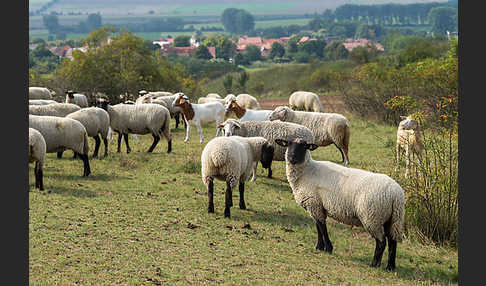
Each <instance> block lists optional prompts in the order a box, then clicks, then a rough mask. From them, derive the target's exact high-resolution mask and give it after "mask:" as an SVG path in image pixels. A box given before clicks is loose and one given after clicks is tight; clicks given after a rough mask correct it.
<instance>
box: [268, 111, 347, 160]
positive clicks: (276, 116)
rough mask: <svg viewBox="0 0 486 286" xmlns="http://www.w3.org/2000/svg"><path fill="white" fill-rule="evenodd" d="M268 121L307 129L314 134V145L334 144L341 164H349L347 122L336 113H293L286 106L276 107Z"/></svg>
mask: <svg viewBox="0 0 486 286" xmlns="http://www.w3.org/2000/svg"><path fill="white" fill-rule="evenodd" d="M268 118H269V120H270V121H273V120H281V121H285V122H293V123H297V124H300V125H304V126H306V127H308V128H309V129H310V130H311V131H312V133H313V134H314V142H313V143H314V144H317V145H318V146H327V145H330V144H334V146H336V147H337V148H338V149H339V151H340V152H341V157H342V163H344V165H348V164H349V157H348V148H349V137H350V129H349V121H348V119H347V118H346V117H344V116H343V115H341V114H338V113H321V112H308V111H293V110H292V109H290V108H289V107H287V106H277V107H276V108H275V109H274V110H273V112H272V113H271V114H270V115H269V116H268Z"/></svg>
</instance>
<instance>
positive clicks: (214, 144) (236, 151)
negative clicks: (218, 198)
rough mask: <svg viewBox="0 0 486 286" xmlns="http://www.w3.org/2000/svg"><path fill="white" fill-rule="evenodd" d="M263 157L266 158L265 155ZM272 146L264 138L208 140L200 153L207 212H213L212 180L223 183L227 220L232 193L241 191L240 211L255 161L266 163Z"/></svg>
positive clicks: (234, 137) (243, 205)
mask: <svg viewBox="0 0 486 286" xmlns="http://www.w3.org/2000/svg"><path fill="white" fill-rule="evenodd" d="M264 154H265V155H264ZM272 157H273V146H272V145H271V144H269V143H268V141H267V139H265V138H263V137H250V138H246V137H240V136H231V137H216V138H213V139H211V140H210V141H209V142H208V143H207V144H206V146H205V147H204V149H203V151H202V153H201V177H202V181H203V183H204V185H205V186H206V188H207V190H208V212H209V213H214V203H213V190H214V182H213V181H214V178H216V179H218V180H221V181H225V182H226V195H225V208H224V217H230V208H231V206H233V198H232V194H233V190H234V189H235V188H236V185H238V187H239V191H240V209H246V205H245V198H244V192H245V181H247V180H248V179H249V178H250V175H251V173H252V169H254V168H256V164H257V163H258V161H262V164H264V165H266V164H269V162H268V160H270V161H271V159H272Z"/></svg>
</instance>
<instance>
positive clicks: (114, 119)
mask: <svg viewBox="0 0 486 286" xmlns="http://www.w3.org/2000/svg"><path fill="white" fill-rule="evenodd" d="M96 104H97V107H100V108H102V109H104V110H106V111H107V112H108V114H109V116H110V127H111V129H113V131H115V132H117V133H118V149H117V152H118V153H119V152H120V146H121V138H122V136H123V137H124V138H125V144H126V145H127V154H128V153H130V152H131V149H130V145H129V144H128V133H134V134H140V135H144V134H149V133H150V134H152V136H153V137H154V141H153V143H152V145H151V146H150V148H149V149H148V151H147V152H149V153H151V152H152V151H153V150H154V148H155V146H157V143H158V142H159V140H160V137H161V136H162V135H163V136H164V137H165V139H167V144H168V146H167V153H170V152H171V151H172V134H171V132H170V114H169V110H167V108H165V107H163V106H161V105H159V104H122V103H121V104H116V105H110V102H109V101H108V100H106V99H101V98H99V99H97V102H96Z"/></svg>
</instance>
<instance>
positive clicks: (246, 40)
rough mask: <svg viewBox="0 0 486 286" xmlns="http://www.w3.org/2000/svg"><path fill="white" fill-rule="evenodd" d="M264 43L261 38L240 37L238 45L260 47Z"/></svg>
mask: <svg viewBox="0 0 486 286" xmlns="http://www.w3.org/2000/svg"><path fill="white" fill-rule="evenodd" d="M262 43H263V41H262V38H261V37H246V36H244V37H240V39H239V40H238V45H256V46H259V45H261V44H262Z"/></svg>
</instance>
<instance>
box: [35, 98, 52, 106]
mask: <svg viewBox="0 0 486 286" xmlns="http://www.w3.org/2000/svg"><path fill="white" fill-rule="evenodd" d="M56 103H57V101H55V100H52V99H29V105H49V104H56Z"/></svg>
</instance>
